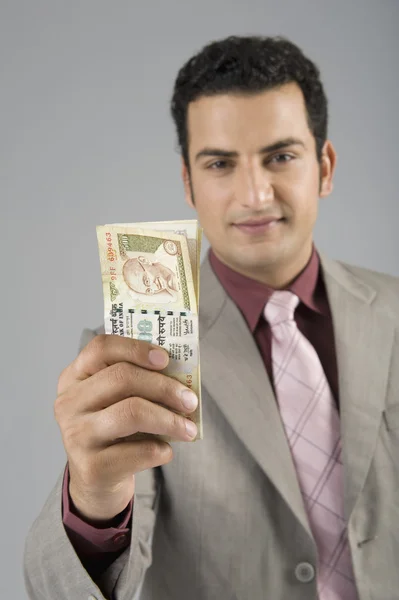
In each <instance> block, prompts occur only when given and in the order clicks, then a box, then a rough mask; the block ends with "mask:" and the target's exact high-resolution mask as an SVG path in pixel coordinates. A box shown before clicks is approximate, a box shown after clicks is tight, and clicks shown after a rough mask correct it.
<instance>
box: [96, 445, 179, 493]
mask: <svg viewBox="0 0 399 600" xmlns="http://www.w3.org/2000/svg"><path fill="white" fill-rule="evenodd" d="M172 458H173V450H172V447H171V446H170V445H169V444H168V443H167V442H162V441H160V440H140V441H137V442H120V443H119V444H114V445H113V446H108V447H107V448H104V450H101V451H100V452H98V453H97V455H96V459H95V460H96V469H97V470H98V472H100V473H101V474H102V477H103V478H104V479H107V478H108V479H109V480H110V483H111V482H112V481H122V480H123V479H125V478H126V476H128V475H130V474H131V475H134V474H136V473H139V472H140V471H145V470H146V469H152V468H154V467H159V466H160V465H164V464H167V463H168V462H170V461H171V460H172ZM111 480H112V481H111Z"/></svg>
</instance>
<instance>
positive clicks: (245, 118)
mask: <svg viewBox="0 0 399 600" xmlns="http://www.w3.org/2000/svg"><path fill="white" fill-rule="evenodd" d="M187 119H188V132H189V162H190V167H191V186H190V177H189V175H188V171H187V169H186V167H185V165H184V163H183V178H184V182H185V191H186V199H187V201H188V203H189V204H191V205H193V203H192V202H193V200H194V203H195V209H196V210H197V213H198V218H199V221H200V223H201V225H202V227H203V228H204V232H205V235H206V236H207V238H208V240H209V242H210V244H211V246H212V248H213V250H214V252H215V254H216V255H217V256H218V257H219V258H220V259H221V260H222V262H224V263H225V264H227V265H228V266H230V267H231V268H233V269H234V270H236V271H238V272H241V273H244V274H246V275H248V276H249V277H252V278H254V279H259V280H264V281H267V282H268V283H269V284H271V285H272V284H274V285H275V286H276V287H278V286H279V285H281V286H283V285H286V284H287V283H288V281H289V280H290V279H292V278H294V277H295V276H296V275H297V274H298V272H299V271H300V270H302V269H303V268H304V267H305V265H306V263H307V261H308V260H309V258H310V254H311V249H312V241H313V235H312V232H313V227H314V224H315V221H316V218H317V212H318V199H319V197H320V196H325V195H328V194H329V193H330V191H331V189H332V181H331V180H332V173H333V170H334V165H335V152H334V149H333V147H332V145H331V143H330V142H326V144H325V147H324V149H323V160H322V166H321V167H320V164H319V162H318V160H317V156H316V142H315V139H314V137H313V135H312V133H311V131H310V129H309V126H308V123H307V115H306V107H305V102H304V99H303V95H302V91H301V89H300V88H299V86H297V85H296V84H294V83H290V84H287V85H284V86H282V87H280V88H278V89H272V90H269V91H266V92H261V93H258V94H256V95H251V96H243V95H231V94H223V95H217V96H213V97H202V98H200V99H198V100H196V101H195V102H192V103H190V104H189V109H188V117H187ZM288 139H291V141H292V143H289V144H288V145H286V146H284V147H282V148H280V149H271V148H269V149H265V148H267V147H270V146H272V145H274V144H276V143H277V142H281V141H284V140H288ZM191 192H193V194H194V198H193V197H192V193H191ZM270 217H275V218H277V219H282V220H278V221H277V222H276V221H275V222H273V223H270V224H269V225H267V224H266V223H265V221H267V219H269V218H270Z"/></svg>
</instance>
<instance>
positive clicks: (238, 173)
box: [25, 37, 399, 600]
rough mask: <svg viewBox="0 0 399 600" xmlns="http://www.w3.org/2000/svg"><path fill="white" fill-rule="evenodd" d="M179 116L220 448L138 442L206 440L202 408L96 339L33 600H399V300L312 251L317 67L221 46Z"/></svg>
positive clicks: (320, 96)
mask: <svg viewBox="0 0 399 600" xmlns="http://www.w3.org/2000/svg"><path fill="white" fill-rule="evenodd" d="M172 114H173V118H174V121H175V124H176V127H177V133H178V138H179V143H180V146H181V151H182V173H183V180H184V184H185V192H186V199H187V202H188V203H189V204H190V205H191V206H192V207H193V208H194V209H195V210H196V211H197V213H198V217H199V220H200V222H201V224H202V226H203V228H204V231H205V234H206V235H207V237H208V239H209V241H210V244H211V247H212V251H211V252H210V255H209V257H208V258H207V260H205V262H204V264H203V266H202V272H201V277H202V279H201V307H200V315H201V316H200V335H201V369H202V384H203V419H204V440H203V441H201V442H196V443H191V444H184V443H180V444H173V452H172V449H171V446H170V445H168V444H166V443H161V442H157V441H140V442H131V441H123V438H127V436H129V435H130V434H132V433H134V432H136V431H145V432H150V433H157V434H160V433H162V434H169V435H172V436H174V437H175V438H177V439H179V440H182V442H184V441H189V440H190V439H193V437H194V436H195V433H196V432H195V429H193V428H192V425H191V426H190V423H191V422H190V420H189V419H185V418H184V417H178V416H176V415H175V414H174V413H173V411H171V410H169V409H170V408H172V409H173V408H177V409H179V410H184V412H185V414H187V415H189V414H190V412H191V411H192V410H193V409H194V408H195V404H196V399H195V397H193V394H192V392H190V391H189V390H187V389H184V387H183V386H182V385H181V384H179V383H178V382H176V381H172V380H171V379H169V378H167V377H165V376H164V375H163V374H162V372H161V371H162V369H163V368H164V367H165V365H166V363H167V357H166V356H165V355H164V354H163V353H162V351H161V350H160V349H156V348H153V347H150V346H149V345H148V344H145V343H139V342H137V341H133V340H129V339H124V338H117V337H116V336H104V335H101V330H99V331H98V332H87V331H86V332H85V334H84V336H83V338H82V344H81V345H82V350H81V352H80V354H79V356H78V357H77V359H76V360H75V361H74V362H73V363H72V364H71V365H69V366H68V367H67V368H66V369H65V371H64V372H63V373H62V374H61V377H60V380H59V388H58V398H57V400H56V404H55V414H56V418H57V421H58V423H59V425H60V428H61V432H62V436H63V441H64V445H65V449H66V452H67V456H68V465H67V469H66V470H65V473H63V474H62V475H61V477H60V479H59V481H58V483H57V485H56V487H55V489H54V491H53V492H52V494H51V495H50V497H49V499H48V501H47V503H46V505H45V507H44V509H43V511H42V513H41V514H40V516H39V517H38V519H37V520H36V522H35V523H34V525H33V527H32V530H31V531H30V533H29V536H28V539H27V544H26V552H25V578H26V585H27V589H28V591H29V594H30V597H31V598H34V599H35V600H50V599H54V598H57V600H61V599H68V600H72V599H75V598H76V599H78V598H79V599H83V598H91V599H95V598H96V599H98V600H99V599H100V598H112V599H114V600H133V598H139V597H140V598H141V599H144V600H148V599H153V600H158V599H162V600H167V599H168V600H169V599H170V600H260V599H267V600H280V599H281V600H288V599H289V600H305V599H306V600H313V599H316V598H319V599H320V600H337V599H342V600H352V599H360V600H366V599H367V600H371V599H373V600H394V599H395V598H399V592H398V590H399V570H398V568H397V556H398V553H399V460H398V457H399V335H398V327H399V280H398V279H397V278H394V277H391V276H389V275H385V274H381V273H377V272H373V271H370V270H367V269H363V268H360V267H355V266H351V265H347V264H344V263H341V262H337V261H334V260H331V259H329V258H327V257H326V256H324V255H323V254H321V253H319V252H318V251H317V249H316V248H315V246H314V243H313V228H314V224H315V221H316V218H317V211H318V201H319V198H323V197H326V196H328V195H329V194H330V192H331V190H332V185H333V175H334V171H335V166H336V153H335V149H334V147H333V144H332V143H331V141H329V140H328V139H327V100H326V97H325V94H324V91H323V86H322V84H321V82H320V79H319V72H318V69H317V67H316V66H315V65H314V64H313V63H312V62H311V61H310V60H309V59H307V58H306V57H305V56H304V55H303V53H302V52H301V51H300V49H299V48H297V47H296V46H295V45H294V44H292V43H290V42H289V41H288V40H285V39H283V38H257V37H256V38H255V37H253V38H238V37H232V38H228V39H225V40H222V41H219V42H215V43H212V44H210V45H208V46H207V47H205V48H204V49H203V50H202V51H201V52H200V53H199V54H198V55H196V56H195V57H193V58H192V59H191V60H190V61H188V63H187V64H186V65H184V67H183V68H182V69H181V71H180V72H179V74H178V77H177V80H176V84H175V89H174V94H173V99H172ZM98 333H100V335H96V334H98ZM183 407H185V408H184V409H183Z"/></svg>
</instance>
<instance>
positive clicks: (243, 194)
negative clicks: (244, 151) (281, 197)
mask: <svg viewBox="0 0 399 600" xmlns="http://www.w3.org/2000/svg"><path fill="white" fill-rule="evenodd" d="M237 191H238V199H239V201H240V203H241V204H242V206H245V207H249V208H252V209H262V208H264V207H265V206H266V205H267V204H270V203H272V202H273V199H274V190H273V186H272V184H271V181H270V179H269V177H268V174H267V173H265V170H264V169H263V168H262V165H260V164H251V165H247V166H246V167H245V168H244V169H243V171H242V174H241V181H240V185H239V189H238V190H237Z"/></svg>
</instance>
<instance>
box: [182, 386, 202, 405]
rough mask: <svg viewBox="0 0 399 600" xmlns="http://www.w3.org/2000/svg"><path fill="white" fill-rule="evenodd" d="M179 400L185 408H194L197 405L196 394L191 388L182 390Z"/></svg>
mask: <svg viewBox="0 0 399 600" xmlns="http://www.w3.org/2000/svg"><path fill="white" fill-rule="evenodd" d="M181 401H182V404H183V406H184V408H186V409H187V410H194V408H197V406H198V399H197V396H196V395H195V394H194V392H192V391H191V390H183V392H182V394H181Z"/></svg>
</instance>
